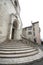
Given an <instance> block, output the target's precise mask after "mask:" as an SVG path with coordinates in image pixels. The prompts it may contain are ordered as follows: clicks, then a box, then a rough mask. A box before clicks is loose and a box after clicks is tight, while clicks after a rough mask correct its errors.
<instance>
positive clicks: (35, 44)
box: [22, 36, 38, 48]
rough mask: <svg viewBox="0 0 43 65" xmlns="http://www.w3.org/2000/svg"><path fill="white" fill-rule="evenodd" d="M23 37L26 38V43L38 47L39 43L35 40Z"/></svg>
mask: <svg viewBox="0 0 43 65" xmlns="http://www.w3.org/2000/svg"><path fill="white" fill-rule="evenodd" d="M22 39H24V41H25V43H26V44H27V45H30V46H32V47H35V48H37V47H38V43H36V42H33V41H31V40H30V39H27V38H25V37H24V36H22Z"/></svg>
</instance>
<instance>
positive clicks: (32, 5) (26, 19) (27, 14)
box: [19, 0, 43, 39]
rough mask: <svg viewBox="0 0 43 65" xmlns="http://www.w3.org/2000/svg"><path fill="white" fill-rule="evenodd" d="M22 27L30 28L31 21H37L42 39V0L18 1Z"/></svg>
mask: <svg viewBox="0 0 43 65" xmlns="http://www.w3.org/2000/svg"><path fill="white" fill-rule="evenodd" d="M19 3H20V7H21V12H20V16H21V20H22V23H23V27H26V26H30V25H31V21H33V22H36V21H39V26H40V28H41V38H42V39H43V0H19Z"/></svg>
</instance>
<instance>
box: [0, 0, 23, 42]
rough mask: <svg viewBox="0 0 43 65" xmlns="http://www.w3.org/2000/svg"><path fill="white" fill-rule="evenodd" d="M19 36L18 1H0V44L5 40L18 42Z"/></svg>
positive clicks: (20, 32)
mask: <svg viewBox="0 0 43 65" xmlns="http://www.w3.org/2000/svg"><path fill="white" fill-rule="evenodd" d="M21 34H22V22H21V18H20V6H19V2H18V0H0V42H3V41H5V40H7V39H9V40H11V39H15V40H19V39H21ZM18 36H19V38H18Z"/></svg>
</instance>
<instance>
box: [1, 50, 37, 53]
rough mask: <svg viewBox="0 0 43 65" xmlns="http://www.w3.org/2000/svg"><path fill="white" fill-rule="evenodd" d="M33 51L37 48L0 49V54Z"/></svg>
mask: <svg viewBox="0 0 43 65" xmlns="http://www.w3.org/2000/svg"><path fill="white" fill-rule="evenodd" d="M34 51H38V50H37V49H27V50H17V49H13V50H0V54H23V53H30V52H34Z"/></svg>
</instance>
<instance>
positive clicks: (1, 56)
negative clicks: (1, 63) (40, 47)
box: [0, 51, 38, 58]
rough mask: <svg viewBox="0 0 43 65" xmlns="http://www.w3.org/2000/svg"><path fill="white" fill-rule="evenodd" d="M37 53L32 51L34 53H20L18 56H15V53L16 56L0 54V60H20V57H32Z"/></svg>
mask: <svg viewBox="0 0 43 65" xmlns="http://www.w3.org/2000/svg"><path fill="white" fill-rule="evenodd" d="M37 53H38V51H34V52H30V53H28V52H26V53H21V54H20V53H19V54H17V53H16V54H11V53H9V54H7V53H6V54H5V53H0V58H21V57H27V56H33V55H35V54H37Z"/></svg>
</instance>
